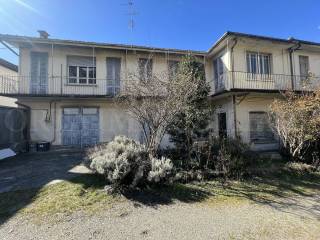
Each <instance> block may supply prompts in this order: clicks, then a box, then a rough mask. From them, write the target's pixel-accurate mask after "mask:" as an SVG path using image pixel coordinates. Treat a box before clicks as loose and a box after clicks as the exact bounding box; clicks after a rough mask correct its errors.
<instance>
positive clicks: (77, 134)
mask: <svg viewBox="0 0 320 240" xmlns="http://www.w3.org/2000/svg"><path fill="white" fill-rule="evenodd" d="M98 142H99V109H98V108H95V107H70V108H69V107H68V108H64V109H63V114H62V144H63V145H80V146H90V145H94V144H96V143H98Z"/></svg>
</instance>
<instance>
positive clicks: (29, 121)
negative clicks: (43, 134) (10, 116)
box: [15, 101, 31, 151]
mask: <svg viewBox="0 0 320 240" xmlns="http://www.w3.org/2000/svg"><path fill="white" fill-rule="evenodd" d="M15 103H16V104H17V105H18V106H21V107H23V108H25V109H27V123H26V128H27V144H30V140H31V137H30V123H31V107H29V106H28V105H25V104H22V103H20V102H18V101H16V102H15ZM27 149H28V147H27ZM27 151H28V150H27Z"/></svg>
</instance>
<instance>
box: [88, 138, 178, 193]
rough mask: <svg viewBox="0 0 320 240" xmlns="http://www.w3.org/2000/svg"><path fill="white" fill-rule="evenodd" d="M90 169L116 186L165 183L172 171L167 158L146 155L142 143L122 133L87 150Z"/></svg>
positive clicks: (170, 163)
mask: <svg viewBox="0 0 320 240" xmlns="http://www.w3.org/2000/svg"><path fill="white" fill-rule="evenodd" d="M88 158H89V160H90V161H91V163H90V168H91V169H92V170H94V171H95V172H96V173H98V174H100V175H103V176H104V177H105V178H106V180H107V181H108V182H110V183H111V184H113V185H114V186H115V187H121V186H129V187H136V186H138V185H139V186H143V185H145V184H147V182H150V183H164V182H166V181H167V180H168V178H169V176H170V175H171V173H172V171H173V164H172V162H171V160H170V159H168V158H164V157H162V158H161V159H157V158H154V157H151V158H150V157H149V154H148V152H147V149H146V147H145V146H144V145H142V144H139V143H137V142H136V141H134V140H132V139H129V138H127V137H124V136H117V137H115V139H114V140H113V141H111V142H110V143H108V144H104V145H100V146H96V147H94V148H92V149H90V150H89V152H88Z"/></svg>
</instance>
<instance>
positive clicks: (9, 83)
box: [0, 76, 120, 96]
mask: <svg viewBox="0 0 320 240" xmlns="http://www.w3.org/2000/svg"><path fill="white" fill-rule="evenodd" d="M119 88H120V86H119V85H116V84H112V81H110V79H108V80H107V79H87V80H86V79H81V81H80V83H79V79H70V78H68V77H61V76H39V77H30V76H0V94H1V95H74V96H77V95H79V96H114V95H116V94H117V93H118V92H119Z"/></svg>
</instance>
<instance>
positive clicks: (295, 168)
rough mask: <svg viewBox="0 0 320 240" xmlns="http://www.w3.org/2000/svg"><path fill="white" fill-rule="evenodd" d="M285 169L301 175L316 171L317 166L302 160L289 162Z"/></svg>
mask: <svg viewBox="0 0 320 240" xmlns="http://www.w3.org/2000/svg"><path fill="white" fill-rule="evenodd" d="M285 169H287V170H288V171H290V172H294V173H297V174H299V175H303V174H305V173H312V172H314V171H316V168H315V167H314V166H312V165H309V164H306V163H301V162H288V163H286V165H285Z"/></svg>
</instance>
